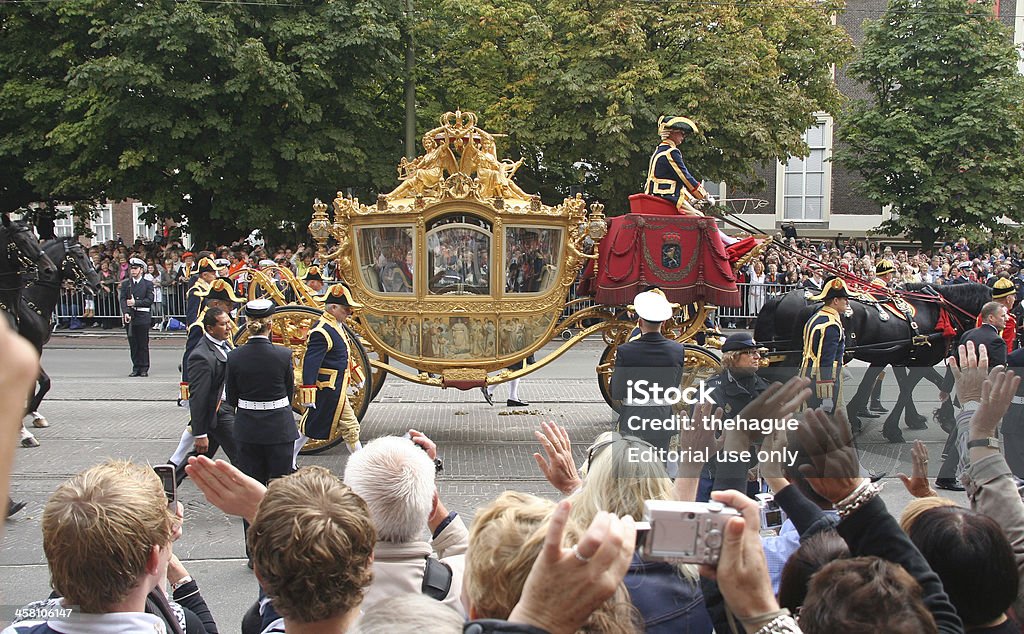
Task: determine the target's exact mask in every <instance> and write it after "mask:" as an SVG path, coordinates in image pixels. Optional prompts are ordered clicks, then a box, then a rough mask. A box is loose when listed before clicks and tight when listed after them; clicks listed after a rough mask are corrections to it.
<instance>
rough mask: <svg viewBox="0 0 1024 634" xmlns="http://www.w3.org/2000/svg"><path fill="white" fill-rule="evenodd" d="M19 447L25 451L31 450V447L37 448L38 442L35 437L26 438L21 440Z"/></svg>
mask: <svg viewBox="0 0 1024 634" xmlns="http://www.w3.org/2000/svg"><path fill="white" fill-rule="evenodd" d="M21 446H22V447H24V448H26V449H31V448H32V447H38V446H39V441H38V440H36V437H35V436H26V437H24V438H22V439H21Z"/></svg>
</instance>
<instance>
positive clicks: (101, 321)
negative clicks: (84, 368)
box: [56, 283, 795, 338]
mask: <svg viewBox="0 0 1024 634" xmlns="http://www.w3.org/2000/svg"><path fill="white" fill-rule="evenodd" d="M736 286H737V287H739V291H740V297H741V298H742V304H741V305H740V306H738V307H736V308H725V307H722V308H719V309H718V311H717V313H716V316H717V319H718V321H719V325H720V326H722V327H726V328H744V327H752V326H753V319H755V318H756V317H757V313H758V312H759V311H760V310H761V307H762V306H764V303H765V301H766V300H767V299H768V297H770V296H771V295H773V294H778V293H785V292H786V291H790V290H792V289H793V288H795V285H787V284H750V283H742V284H737V285H736ZM160 291H161V292H160V297H159V301H157V302H154V304H153V311H152V316H153V321H154V323H155V324H158V325H161V326H163V325H164V324H167V323H171V322H170V319H172V318H173V319H175V320H176V321H178V322H184V321H185V293H186V292H187V291H188V289H187V288H186V287H185V285H184V284H176V285H171V286H165V287H161V288H160ZM577 299H579V301H577V302H575V303H573V304H572V305H571V306H567V308H566V311H565V314H564V316H566V317H567V316H569V314H570V312H575V311H578V310H582V309H583V308H586V307H589V306H592V305H593V304H594V302H593V300H589V299H586V298H580V297H579V296H578V295H577V293H576V289H575V288H573V289H572V291H570V293H569V298H568V301H572V300H577ZM56 320H57V322H56V323H57V327H58V328H69V327H71V328H81V327H84V326H89V325H97V326H106V325H109V326H120V324H121V301H120V298H119V297H118V289H117V288H116V287H115V288H113V289H112V290H109V291H102V292H100V293H99V294H98V295H96V296H92V295H90V294H88V293H86V292H84V291H76V290H72V289H63V290H62V291H61V296H60V301H59V302H58V303H57V310H56ZM567 335H568V336H571V333H568V332H566V333H562V336H563V337H565V338H568V336H567Z"/></svg>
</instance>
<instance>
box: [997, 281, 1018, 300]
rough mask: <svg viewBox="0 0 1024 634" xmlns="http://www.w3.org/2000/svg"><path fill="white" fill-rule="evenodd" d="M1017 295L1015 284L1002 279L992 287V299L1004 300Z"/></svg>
mask: <svg viewBox="0 0 1024 634" xmlns="http://www.w3.org/2000/svg"><path fill="white" fill-rule="evenodd" d="M1016 293H1017V287H1016V286H1014V285H1013V282H1011V281H1010V280H1008V279H1006V278H1005V277H1001V278H999V279H998V280H996V283H995V284H993V285H992V299H1002V298H1004V297H1009V296H1010V295H1014V294H1016Z"/></svg>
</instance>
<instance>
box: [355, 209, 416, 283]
mask: <svg viewBox="0 0 1024 634" xmlns="http://www.w3.org/2000/svg"><path fill="white" fill-rule="evenodd" d="M412 235H413V233H412V227H411V226H407V227H367V228H364V229H360V230H359V273H360V275H362V278H363V284H365V285H366V288H368V289H369V290H371V291H376V292H378V293H401V294H410V295H411V294H412V290H413V289H412V279H413V269H414V266H413V263H414V262H415V261H416V259H415V256H414V254H413V241H412Z"/></svg>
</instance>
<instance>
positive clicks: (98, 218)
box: [91, 203, 114, 244]
mask: <svg viewBox="0 0 1024 634" xmlns="http://www.w3.org/2000/svg"><path fill="white" fill-rule="evenodd" d="M91 227H92V232H93V234H95V235H94V236H93V243H94V244H99V243H101V242H106V241H107V240H113V239H114V206H113V205H111V204H110V203H107V204H106V205H97V206H96V208H95V209H94V210H93V217H92V224H91Z"/></svg>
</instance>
